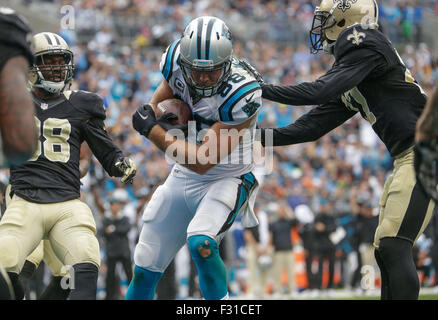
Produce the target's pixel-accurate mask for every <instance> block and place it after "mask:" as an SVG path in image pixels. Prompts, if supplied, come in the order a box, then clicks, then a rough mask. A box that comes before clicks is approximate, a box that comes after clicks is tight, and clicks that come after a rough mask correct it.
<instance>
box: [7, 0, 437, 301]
mask: <svg viewBox="0 0 438 320" xmlns="http://www.w3.org/2000/svg"><path fill="white" fill-rule="evenodd" d="M2 3H3V2H2ZM315 3H316V1H310V0H289V1H287V0H283V1H266V0H238V1H231V0H228V1H209V0H199V1H185V0H179V1H178V0H175V1H171V0H169V1H165V0H143V1H142V0H110V1H104V0H84V1H82V0H77V1H58V0H53V1H50V0H47V1H43V0H37V1H30V0H6V1H5V3H4V5H6V6H10V7H12V8H14V9H15V10H17V11H18V12H20V13H21V14H22V15H24V16H25V17H26V18H27V19H28V20H29V23H30V25H31V26H32V28H33V30H34V32H35V33H36V32H41V31H51V32H57V33H59V34H60V35H61V36H62V37H63V38H64V39H65V40H66V41H67V42H68V43H69V45H70V47H71V49H72V51H73V52H74V55H75V65H76V72H75V81H74V84H73V85H72V89H81V90H87V91H92V92H97V93H99V94H100V95H101V96H102V97H103V98H104V101H105V107H106V109H107V120H106V126H107V130H108V132H109V133H110V135H111V136H112V137H113V138H114V139H115V141H116V142H117V144H118V145H119V146H120V147H121V148H122V150H124V152H125V153H127V154H128V155H130V156H131V157H132V158H133V160H134V161H135V163H136V164H137V168H138V173H137V176H136V178H135V180H134V184H133V185H129V186H128V187H125V186H124V185H122V184H121V183H120V182H119V181H118V180H116V179H112V178H109V177H108V176H107V175H106V174H105V173H104V172H103V170H102V167H101V166H100V165H99V164H98V162H97V161H96V159H95V158H93V160H92V165H91V167H90V170H89V173H88V174H87V176H86V177H85V178H84V179H83V180H82V183H83V186H82V197H83V200H84V201H86V202H87V203H88V204H89V205H90V206H91V208H92V210H93V212H94V214H95V218H96V221H97V224H98V226H99V224H100V222H101V220H102V217H103V216H104V215H105V214H107V211H108V207H109V199H111V198H112V197H114V196H116V195H117V197H121V198H123V197H125V200H126V205H125V206H124V209H123V212H124V214H125V215H127V216H128V217H129V218H130V221H131V223H132V230H131V232H130V240H131V249H132V251H133V248H134V245H135V241H136V237H137V235H138V231H139V228H140V226H141V213H142V212H141V211H142V210H141V209H142V207H143V205H144V203H145V202H147V200H148V197H149V196H150V194H151V192H153V190H154V187H155V186H156V185H157V184H160V183H162V182H163V181H164V180H165V178H166V177H167V175H168V173H169V170H170V167H171V166H170V164H169V163H168V162H167V161H166V160H165V159H164V156H163V154H162V153H161V152H159V151H158V150H157V149H156V148H155V147H154V146H153V145H152V144H151V143H149V141H148V140H146V139H144V138H142V137H141V136H139V135H138V134H137V133H136V132H135V131H134V130H132V128H131V115H132V113H133V112H134V111H135V109H136V108H137V106H138V105H139V104H140V103H141V102H145V101H148V100H149V98H150V97H151V95H152V94H153V92H154V89H155V88H156V87H157V86H158V84H159V83H160V81H161V79H162V78H161V73H160V72H159V70H158V64H159V61H160V58H161V54H162V52H163V51H164V49H165V48H166V47H167V45H168V44H169V43H171V42H172V41H173V40H174V39H176V38H178V37H179V36H180V34H181V32H182V30H183V28H184V26H185V25H186V24H187V23H188V22H189V21H190V20H192V19H193V18H195V17H197V16H200V15H214V16H217V17H219V18H221V19H223V20H224V21H225V22H226V23H227V24H228V26H229V27H230V29H231V31H232V33H233V37H234V52H235V54H236V55H237V56H239V57H245V58H247V59H248V60H250V61H251V62H252V63H253V64H254V65H255V66H256V67H257V69H258V70H259V71H260V72H261V73H262V74H263V76H264V79H265V81H266V82H269V83H282V84H295V83H300V82H303V81H312V80H314V79H316V78H317V77H318V76H319V75H322V74H323V73H324V72H325V71H326V70H327V69H328V68H329V67H330V66H331V63H332V60H331V58H330V57H329V56H327V55H323V54H321V55H311V54H310V53H309V49H308V44H307V41H308V30H309V29H310V24H311V21H312V17H313V10H314V6H315ZM378 4H379V7H380V24H381V26H382V28H383V31H384V33H385V34H387V35H388V36H389V38H390V40H391V41H392V42H393V43H394V44H395V46H396V47H397V49H398V51H399V53H400V55H401V57H402V59H403V60H404V62H405V64H406V65H407V67H408V68H410V70H411V72H412V74H413V76H414V77H415V78H416V80H417V81H418V82H419V83H420V84H421V85H422V87H423V88H424V89H425V91H426V92H427V93H429V94H430V92H431V89H432V88H433V85H434V83H436V80H437V78H438V34H437V33H436V32H435V30H438V1H436V0H419V1H413V0H412V1H402V0H380V1H378ZM72 12H73V14H74V19H73V20H72V16H68V14H71V13H72ZM67 16H68V17H69V18H70V20H68V19H66V18H67ZM61 21H64V23H65V24H66V25H64V28H62V27H61V25H62V23H61ZM65 27H67V28H65ZM310 108H311V106H306V107H292V106H288V107H286V106H284V105H280V104H277V103H272V102H269V101H267V100H264V105H263V108H262V110H261V112H260V115H259V124H260V125H261V126H264V127H279V126H284V125H287V124H289V123H291V122H293V121H294V120H295V119H297V118H298V117H299V116H300V115H301V114H303V113H305V112H307V111H308V110H309V109H310ZM391 169H392V161H391V158H390V156H389V154H388V152H387V151H386V149H385V147H384V146H383V144H382V143H381V142H380V140H378V138H377V136H376V135H375V134H374V133H373V132H372V129H371V128H370V126H369V124H368V123H367V122H365V121H364V120H363V119H362V118H359V117H354V118H353V119H351V120H350V121H348V122H347V123H346V124H345V125H343V126H342V127H340V128H337V129H335V130H333V131H332V132H331V133H330V134H328V135H326V136H324V137H323V138H321V139H320V140H318V141H316V142H314V143H307V144H302V145H296V146H289V147H282V148H276V149H275V152H274V168H273V171H272V172H268V173H266V174H265V172H263V167H260V168H258V176H259V178H260V179H261V180H262V188H261V190H260V192H259V196H258V207H257V208H258V212H259V216H260V217H261V221H262V222H264V223H262V225H261V230H260V235H261V241H262V244H261V245H263V244H264V243H263V242H264V241H266V223H267V222H269V221H274V220H275V218H276V214H275V211H276V210H278V206H279V204H281V203H285V204H286V205H287V206H288V207H290V208H291V209H292V210H294V211H295V216H296V217H297V218H298V219H299V220H300V227H299V228H295V230H294V231H293V233H292V237H293V241H294V243H295V246H294V251H295V254H294V256H295V260H296V261H295V262H296V263H295V272H296V277H295V279H296V285H297V289H298V291H302V294H301V295H299V294H297V295H295V296H294V297H298V298H318V297H322V298H352V297H360V298H364V297H367V296H370V297H375V296H376V295H377V294H378V284H379V281H378V275H377V277H376V281H375V284H376V287H375V288H374V290H363V288H361V284H360V279H359V281H358V282H357V281H356V284H353V285H352V284H351V283H352V282H351V281H352V278H353V277H354V271H355V268H354V266H353V265H354V263H353V264H352V263H351V261H353V260H354V254H356V253H358V252H359V249H358V248H359V247H360V243H357V241H360V240H357V239H358V236H357V234H356V233H357V232H358V229H357V222H358V221H360V219H361V213H360V209H358V207H360V206H366V207H367V208H372V209H373V211H374V216H375V214H376V212H377V210H378V199H379V195H380V193H381V190H382V187H383V183H384V181H385V178H386V176H387V175H388V173H389V172H390V171H391ZM0 181H1V182H2V183H3V184H7V182H8V172H7V171H2V172H1V175H0ZM115 190H118V192H117V193H114V191H115ZM121 190H126V193H124V192H123V191H121ZM327 203H328V204H329V205H330V214H331V215H332V216H334V217H335V220H336V222H337V223H338V226H340V227H342V228H343V230H344V231H347V232H345V235H344V233H343V232H341V233H340V234H341V235H343V236H342V237H343V238H342V239H338V242H337V262H336V268H335V270H336V272H335V284H336V286H335V287H336V288H337V289H338V290H333V291H330V292H325V291H313V293H312V294H313V295H312V294H307V295H305V294H304V293H306V292H308V291H309V290H304V289H306V287H307V285H308V281H307V278H306V274H305V266H304V261H303V254H304V249H305V248H303V243H302V241H301V240H302V239H300V237H299V235H298V234H299V233H300V232H301V231H302V229H303V228H310V227H312V218H313V217H314V216H315V215H316V214H317V213H318V212H320V210H321V209H322V207H324V206H325V205H326V204H327ZM431 225H432V226H431V227H430V228H429V229H428V230H427V232H425V235H424V236H423V237H422V238H420V241H419V242H418V246H417V248H416V253H417V255H416V257H417V258H418V261H417V262H418V263H417V265H418V269H419V275H420V277H421V279H424V282H422V285H423V288H422V293H423V297H428V296H427V295H426V294H428V293H433V292H435V288H438V286H437V280H436V278H437V277H436V272H435V268H434V267H433V263H432V262H433V261H432V260H433V259H432V256H433V250H434V244H435V242H436V241H435V240H437V241H438V236H437V234H438V230H437V228H435V218H434V220H433V223H432V224H431ZM300 228H301V229H300ZM339 230H341V229H339ZM339 230H338V231H339ZM341 231H342V230H341ZM350 231H351V232H350ZM435 237H436V238H435ZM99 239H100V243H101V256H102V267H101V271H100V275H99V292H98V298H99V299H103V298H104V297H105V282H104V279H105V275H106V265H105V256H106V251H105V244H104V242H103V241H102V238H101V237H100V238H99ZM353 239H354V241H356V242H354V241H353ZM353 243H354V245H353ZM245 246H246V243H245V241H244V240H243V230H242V227H241V226H240V224H239V222H238V221H237V222H236V223H235V225H234V226H233V228H232V229H231V230H230V232H229V235H227V237H226V238H225V241H224V243H223V245H222V247H223V249H224V251H223V252H224V257H225V261H226V264H227V267H228V270H229V279H230V290H231V292H230V293H231V295H232V297H236V298H241V297H243V298H252V297H253V296H249V295H246V294H247V293H248V292H247V286H248V279H249V274H248V265H247V261H246V259H245V252H246V250H245ZM351 257H353V260H351ZM189 266H190V261H189V258H188V256H187V252H184V251H183V252H181V254H179V255H178V257H177V259H176V261H175V264H173V265H172V267H173V270H171V272H170V275H169V276H168V277H166V279H170V282H172V279H173V278H174V281H175V286H174V287H173V289H172V287H171V288H170V289H167V290H164V293H162V294H161V295H160V297H161V298H166V297H171V298H177V299H183V298H189V297H197V295H198V294H199V293H198V292H197V290H196V281H195V282H194V283H195V285H194V288H195V289H193V287H192V286H191V285H190V286H189V284H190V283H192V282H191V281H190V279H192V278H190V276H189V275H190V270H189ZM43 267H44V265H42V267H41V268H40V269H41V270H40V273H39V279H40V280H37V279H38V277H37V279H36V280H35V282H34V283H33V287H32V290H33V291H34V292H35V294H36V295H37V294H38V292H39V290H40V288H39V287H38V285H41V284H42V285H43V286H44V285H45V284H46V283H47V281H48V273H49V272H48V270H47V269H48V268H46V270H45V271H44V268H43ZM259 267H262V264H260V265H259ZM268 267H269V265H268ZM117 271H118V274H119V275H120V283H121V286H120V293H121V295H120V298H122V297H123V293H124V291H125V290H126V285H127V284H126V279H125V276H124V273H123V272H120V269H117ZM356 274H357V270H356ZM326 278H327V275H326V273H325V274H324V277H323V280H324V281H323V282H324V283H326V282H327V279H326ZM194 280H196V278H194ZM167 282H169V281H167ZM267 286H268V294H265V295H260V296H255V297H256V298H257V297H258V298H267V299H269V298H273V297H274V296H273V295H269V292H270V290H271V287H272V281H271V280H269V279H268V284H267ZM189 287H190V288H189ZM426 289H428V290H426ZM173 290H175V291H174V292H173ZM303 290H304V291H303ZM159 292H163V291H159ZM172 292H173V293H172ZM437 292H438V291H437ZM172 294H173V296H172ZM169 295H170V296H169ZM34 297H36V296H35V295H34V296H33V298H34ZM277 297H278V296H277ZM429 297H434V296H429Z"/></svg>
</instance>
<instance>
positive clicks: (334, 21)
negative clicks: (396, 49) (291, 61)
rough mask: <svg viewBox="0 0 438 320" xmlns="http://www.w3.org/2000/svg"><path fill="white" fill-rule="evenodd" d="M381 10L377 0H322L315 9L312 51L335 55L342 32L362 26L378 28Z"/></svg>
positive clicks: (311, 34) (311, 38)
mask: <svg viewBox="0 0 438 320" xmlns="http://www.w3.org/2000/svg"><path fill="white" fill-rule="evenodd" d="M378 19H379V8H378V7H377V3H376V1H375V0H322V1H321V3H320V5H319V7H316V8H315V13H314V16H313V22H312V28H311V29H310V51H311V52H312V53H316V52H318V51H320V50H324V51H325V52H327V53H333V47H334V44H335V43H336V40H337V39H338V37H339V34H340V33H341V32H342V30H344V29H346V28H348V27H350V26H352V25H354V24H360V25H361V26H362V27H364V28H373V29H376V28H378V24H377V23H378Z"/></svg>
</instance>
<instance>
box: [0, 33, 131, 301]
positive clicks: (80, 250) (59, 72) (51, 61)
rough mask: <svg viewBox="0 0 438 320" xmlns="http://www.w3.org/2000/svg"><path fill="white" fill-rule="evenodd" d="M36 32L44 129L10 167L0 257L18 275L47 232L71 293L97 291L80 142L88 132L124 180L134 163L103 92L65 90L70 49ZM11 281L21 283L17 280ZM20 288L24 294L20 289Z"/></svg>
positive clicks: (36, 84)
mask: <svg viewBox="0 0 438 320" xmlns="http://www.w3.org/2000/svg"><path fill="white" fill-rule="evenodd" d="M33 40H34V56H35V63H34V64H33V66H32V67H31V68H30V69H29V70H30V71H29V81H30V84H31V87H32V98H33V101H34V107H35V113H36V117H35V121H36V124H37V128H38V131H39V136H40V137H39V143H38V147H37V150H36V152H35V153H34V155H33V156H32V158H30V159H29V161H28V162H26V163H25V164H23V165H20V166H13V167H11V177H10V184H11V192H10V194H9V196H10V197H11V201H10V202H9V203H8V206H7V208H6V211H5V214H4V216H3V218H2V220H1V221H0V262H1V263H2V264H3V265H4V267H5V269H6V270H7V271H8V274H11V275H12V277H13V278H15V277H16V275H17V274H18V273H19V272H20V269H21V268H22V266H23V263H24V261H25V259H26V257H27V256H28V255H29V254H30V253H31V252H32V251H33V250H34V249H35V248H36V247H37V246H38V244H39V243H40V241H41V240H42V239H47V240H49V241H50V244H51V246H52V248H53V251H54V252H55V254H56V256H57V257H58V258H59V260H61V261H62V263H63V264H64V265H65V266H66V268H69V267H68V266H72V268H73V270H72V271H73V272H74V283H73V284H74V287H73V286H72V287H71V289H72V290H71V293H70V295H69V299H82V300H84V299H96V290H97V277H98V267H99V265H100V253H99V244H98V241H97V238H96V236H95V234H96V225H95V221H94V218H93V215H92V213H91V210H90V208H89V207H88V206H87V205H86V204H85V203H84V202H82V201H80V200H79V197H80V171H79V158H80V146H81V143H82V142H83V141H84V140H85V141H86V142H87V144H88V146H89V147H90V149H91V150H92V151H93V154H94V155H95V156H96V158H97V159H98V160H99V162H100V163H101V164H102V166H103V168H104V169H105V170H106V172H107V173H108V174H109V175H110V176H116V177H122V179H121V181H122V182H130V181H131V180H132V178H133V177H134V175H135V172H136V168H135V164H134V163H133V162H132V160H130V159H129V158H126V157H124V156H123V153H122V151H121V150H120V149H119V148H118V147H117V146H116V145H115V144H114V142H113V141H112V140H111V138H110V137H109V136H108V134H107V132H106V131H105V128H104V120H105V108H104V106H103V100H102V98H100V97H99V96H98V95H97V94H94V93H91V92H85V91H68V90H67V89H68V87H69V85H70V82H71V81H72V78H73V54H72V52H71V51H70V49H69V47H68V45H67V43H66V42H65V41H64V39H62V38H61V37H60V36H59V35H57V34H54V33H50V32H43V33H39V34H36V35H35V36H34V38H33ZM70 273H71V272H70ZM72 278H73V276H72ZM11 280H12V279H11ZM13 285H14V289H16V287H17V288H18V290H19V288H20V286H19V282H18V281H13ZM16 295H17V298H19V299H20V298H22V296H23V294H22V293H21V294H18V293H17V289H16Z"/></svg>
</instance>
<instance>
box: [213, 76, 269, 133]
mask: <svg viewBox="0 0 438 320" xmlns="http://www.w3.org/2000/svg"><path fill="white" fill-rule="evenodd" d="M261 95H262V91H261V90H260V85H259V84H258V83H257V82H256V81H252V82H248V83H247V84H245V85H244V86H242V87H241V88H240V90H236V91H235V93H234V94H233V95H231V96H230V97H229V98H228V99H227V100H225V102H224V103H223V104H222V105H221V106H220V107H219V108H218V112H219V121H220V122H222V123H225V124H228V125H239V124H241V123H243V122H245V121H247V120H248V119H249V118H251V117H254V116H256V114H257V113H258V111H259V109H260V107H261V105H262V98H261Z"/></svg>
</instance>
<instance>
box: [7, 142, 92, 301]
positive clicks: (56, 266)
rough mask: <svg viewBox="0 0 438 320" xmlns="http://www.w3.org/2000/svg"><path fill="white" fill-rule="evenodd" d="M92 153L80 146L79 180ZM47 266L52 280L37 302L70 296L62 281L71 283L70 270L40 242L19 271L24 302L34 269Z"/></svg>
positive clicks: (84, 173) (27, 295)
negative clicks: (44, 264)
mask: <svg viewBox="0 0 438 320" xmlns="http://www.w3.org/2000/svg"><path fill="white" fill-rule="evenodd" d="M92 155H93V154H92V151H91V150H90V148H89V147H88V145H87V143H86V142H85V141H84V142H82V145H81V151H80V159H79V172H80V174H81V178H83V177H84V176H85V175H86V174H87V172H88V169H89V167H90V164H91V157H92ZM9 191H10V185H8V186H7V188H6V192H5V201H6V206H7V204H8V203H9V201H10V200H11V199H10V197H9V193H10V192H9ZM43 260H44V262H45V263H46V264H47V266H48V267H49V268H50V271H51V272H52V278H51V280H50V282H49V284H48V285H47V287H46V288H45V289H44V291H43V292H42V293H41V295H40V296H39V297H38V299H39V300H66V299H67V298H68V295H69V294H70V288H69V287H68V286H63V281H64V283H66V282H67V281H71V277H70V274H69V271H70V270H67V268H65V266H64V265H63V263H62V262H61V261H60V260H59V258H58V257H57V256H56V254H55V253H54V252H53V248H52V245H51V244H50V241H49V240H42V241H41V242H40V244H39V245H38V247H37V248H36V249H35V250H34V251H33V252H32V253H31V254H30V255H29V256H28V257H27V258H26V261H25V262H24V265H23V268H22V269H21V271H20V274H19V279H20V282H21V284H22V286H23V289H24V291H25V298H26V300H29V299H30V285H29V282H30V279H31V278H32V276H33V275H34V274H35V271H36V269H37V268H38V266H39V265H40V263H41V261H43Z"/></svg>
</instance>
